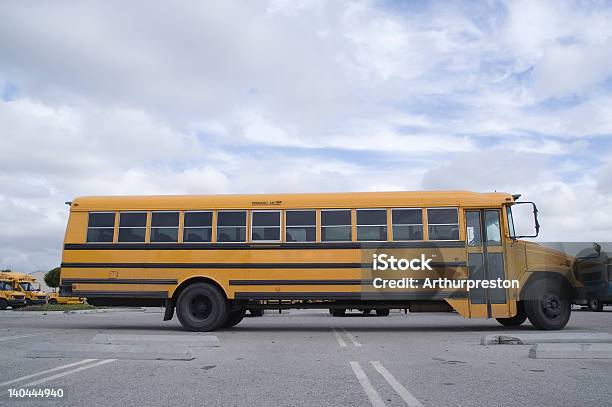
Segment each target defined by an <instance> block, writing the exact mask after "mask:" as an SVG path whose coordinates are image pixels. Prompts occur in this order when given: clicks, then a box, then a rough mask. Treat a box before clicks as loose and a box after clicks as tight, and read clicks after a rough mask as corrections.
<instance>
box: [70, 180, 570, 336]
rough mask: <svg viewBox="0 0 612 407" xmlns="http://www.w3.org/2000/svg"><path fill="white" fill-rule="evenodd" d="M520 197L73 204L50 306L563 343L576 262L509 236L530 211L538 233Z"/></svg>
mask: <svg viewBox="0 0 612 407" xmlns="http://www.w3.org/2000/svg"><path fill="white" fill-rule="evenodd" d="M519 197H520V196H519V195H511V194H507V193H475V192H462V191H448V192H443V191H435V192H364V193H312V194H266V195H208V196H204V195H193V196H121V197H112V196H109V197H81V198H77V199H75V200H74V201H72V202H68V204H69V205H70V216H69V220H68V225H67V229H66V235H65V240H64V249H63V257H62V270H61V283H60V295H62V296H78V297H87V299H88V302H90V303H92V304H93V305H137V306H149V305H150V306H159V305H165V307H166V313H165V316H164V320H168V319H171V318H172V317H173V315H174V312H175V309H176V313H177V316H178V318H179V320H180V322H181V323H182V325H183V326H184V327H185V328H186V329H188V330H194V331H210V330H215V329H218V328H221V327H230V326H234V325H236V324H237V323H239V322H240V320H241V319H242V318H243V316H244V313H245V310H246V309H262V308H266V307H270V308H274V309H278V308H281V307H282V308H291V307H292V308H324V309H328V308H329V309H331V310H346V309H373V310H381V311H382V312H381V314H384V312H385V311H386V310H388V309H393V308H398V309H409V310H410V311H411V312H419V311H455V312H457V313H458V314H460V315H461V316H463V317H465V318H496V319H497V320H498V321H499V322H500V323H501V324H503V325H506V326H516V325H520V324H522V323H523V322H524V321H525V319H527V318H528V319H529V321H530V322H531V323H532V324H533V325H534V326H535V327H536V328H538V329H561V328H563V327H564V326H565V325H566V324H567V322H568V320H569V317H570V312H571V301H572V298H573V296H574V292H575V288H576V285H577V284H579V283H577V281H576V279H575V277H574V274H573V272H572V270H573V262H574V259H573V258H572V257H570V256H566V255H565V254H563V253H560V252H557V251H555V250H552V249H548V248H545V247H543V246H540V245H538V244H535V243H532V242H527V241H525V240H521V239H520V237H524V236H516V233H515V232H514V223H513V219H512V208H513V207H514V206H515V205H528V206H529V207H532V208H533V212H532V213H531V212H530V215H531V214H532V215H533V223H534V228H535V233H534V236H535V235H537V232H538V230H539V224H538V221H537V208H536V206H535V204H533V203H531V202H520V201H519V202H517V199H519ZM530 237H531V236H530ZM381 254H382V255H384V256H386V257H384V258H386V259H389V258H390V257H391V256H393V257H396V258H397V259H401V260H400V261H399V262H398V263H397V264H400V265H401V264H403V265H408V266H410V267H412V266H415V267H412V268H410V269H398V270H395V271H392V272H390V271H389V270H388V269H387V270H385V271H380V270H379V269H378V268H377V267H375V265H374V264H373V259H383V257H377V256H380V255H381ZM402 261H403V263H402ZM419 265H420V266H421V269H418V267H417V266H419ZM425 266H426V267H425ZM410 279H411V280H410ZM392 280H393V281H395V283H393V281H392ZM409 280H410V284H412V283H416V285H414V286H413V285H408V283H407V281H409ZM438 280H439V281H440V284H439V285H437V286H436V285H434V286H431V285H427V282H429V283H430V284H431V282H432V281H433V282H435V281H438ZM402 281H403V282H404V283H405V284H406V285H402V283H401V282H402ZM495 281H497V285H495V284H493V285H492V283H494V282H495ZM487 282H488V284H485V283H487ZM507 282H511V285H508V286H506V285H504V284H506V283H507ZM383 283H384V284H383ZM442 283H444V284H442ZM466 283H467V284H466ZM502 283H503V284H502ZM515 283H516V284H515ZM469 284H472V287H471V289H470V286H469ZM474 284H476V286H474ZM287 300H290V301H287Z"/></svg>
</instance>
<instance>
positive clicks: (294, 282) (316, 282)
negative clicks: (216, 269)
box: [229, 280, 372, 285]
mask: <svg viewBox="0 0 612 407" xmlns="http://www.w3.org/2000/svg"><path fill="white" fill-rule="evenodd" d="M369 284H372V280H230V281H229V285H369Z"/></svg>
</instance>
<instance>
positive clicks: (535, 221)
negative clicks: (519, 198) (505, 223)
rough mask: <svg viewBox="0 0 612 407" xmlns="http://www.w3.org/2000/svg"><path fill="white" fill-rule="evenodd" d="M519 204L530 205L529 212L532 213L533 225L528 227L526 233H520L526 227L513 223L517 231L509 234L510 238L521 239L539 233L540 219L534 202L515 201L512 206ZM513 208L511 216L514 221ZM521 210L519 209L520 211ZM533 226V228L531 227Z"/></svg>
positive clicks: (535, 235)
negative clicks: (512, 234) (514, 233)
mask: <svg viewBox="0 0 612 407" xmlns="http://www.w3.org/2000/svg"><path fill="white" fill-rule="evenodd" d="M519 205H530V206H531V212H532V215H533V226H530V227H529V232H530V233H528V234H521V233H520V232H521V231H523V230H524V229H527V228H521V227H520V225H518V224H516V223H515V225H514V227H515V228H519V233H516V236H510V237H511V238H512V239H521V238H523V237H537V236H538V235H539V234H540V221H539V220H538V207H537V206H536V204H535V203H534V202H515V203H514V204H513V205H512V207H513V208H516V207H518V206H519ZM527 209H529V207H527ZM514 212H515V211H514V210H513V211H512V213H513V215H512V216H513V218H514V221H516V219H517V218H516V217H515V216H514ZM520 212H521V211H520ZM526 217H527V213H525V218H526ZM519 218H521V216H519ZM532 227H533V228H532Z"/></svg>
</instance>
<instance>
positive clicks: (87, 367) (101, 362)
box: [19, 359, 117, 387]
mask: <svg viewBox="0 0 612 407" xmlns="http://www.w3.org/2000/svg"><path fill="white" fill-rule="evenodd" d="M115 360H117V359H105V360H101V361H99V362H96V363H93V364H91V365H87V366H81V367H79V368H76V369H73V370H69V371H67V372H63V373H58V374H56V375H53V376H49V377H44V378H42V379H40V380H35V381H33V382H30V383H26V384H22V385H20V386H19V387H32V386H36V385H37V384H41V383H44V382H48V381H49V380H54V379H59V378H60V377H64V376H68V375H69V374H73V373H77V372H81V371H83V370H87V369H91V368H92V367H96V366H101V365H105V364H107V363H110V362H114V361H115Z"/></svg>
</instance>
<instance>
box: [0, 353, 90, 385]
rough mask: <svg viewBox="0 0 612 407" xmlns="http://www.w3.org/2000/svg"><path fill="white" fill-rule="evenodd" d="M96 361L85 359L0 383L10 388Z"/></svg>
mask: <svg viewBox="0 0 612 407" xmlns="http://www.w3.org/2000/svg"><path fill="white" fill-rule="evenodd" d="M95 360H98V359H85V360H81V361H79V362H74V363H68V364H67V365H62V366H58V367H54V368H53V369H47V370H42V371H40V372H36V373H33V374H30V375H27V376H21V377H18V378H16V379H13V380H9V381H8V382H2V383H0V387H2V386H8V385H9V384H13V383H17V382H20V381H22V380H28V379H31V378H32V377H36V376H40V375H43V374H45V373H51V372H55V371H57V370H62V369H68V368H69V367H72V366H78V365H82V364H83V363H88V362H93V361H95Z"/></svg>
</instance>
